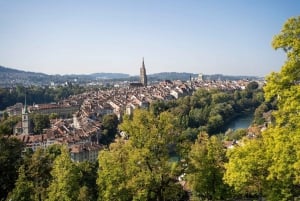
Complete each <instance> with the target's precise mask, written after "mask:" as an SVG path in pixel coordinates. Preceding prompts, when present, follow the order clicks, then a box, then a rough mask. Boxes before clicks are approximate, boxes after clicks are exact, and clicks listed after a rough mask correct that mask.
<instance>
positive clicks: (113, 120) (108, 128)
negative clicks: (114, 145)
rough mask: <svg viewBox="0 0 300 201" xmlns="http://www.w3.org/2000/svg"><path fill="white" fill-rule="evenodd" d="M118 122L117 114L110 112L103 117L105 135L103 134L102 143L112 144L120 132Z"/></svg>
mask: <svg viewBox="0 0 300 201" xmlns="http://www.w3.org/2000/svg"><path fill="white" fill-rule="evenodd" d="M118 124H119V120H118V117H117V115H115V114H108V115H105V116H104V117H103V121H102V129H103V133H102V134H103V135H102V136H101V139H100V143H101V144H105V145H108V144H110V143H111V142H112V141H113V140H114V139H115V136H116V134H117V132H118V130H117V129H118Z"/></svg>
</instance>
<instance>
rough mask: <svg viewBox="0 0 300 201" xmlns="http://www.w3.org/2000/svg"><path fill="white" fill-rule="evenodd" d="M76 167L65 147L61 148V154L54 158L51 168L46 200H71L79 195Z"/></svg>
mask: <svg viewBox="0 0 300 201" xmlns="http://www.w3.org/2000/svg"><path fill="white" fill-rule="evenodd" d="M78 173H79V172H78V168H77V167H76V166H75V165H74V164H73V162H72V161H71V158H70V155H69V150H68V149H67V147H62V148H61V154H60V155H59V156H57V157H56V158H55V160H54V164H53V168H52V170H51V175H52V180H51V183H50V185H49V188H48V191H49V193H48V198H47V199H46V200H47V201H56V200H62V201H72V200H76V199H77V198H78V195H79V189H80V186H79V178H80V177H79V174H78Z"/></svg>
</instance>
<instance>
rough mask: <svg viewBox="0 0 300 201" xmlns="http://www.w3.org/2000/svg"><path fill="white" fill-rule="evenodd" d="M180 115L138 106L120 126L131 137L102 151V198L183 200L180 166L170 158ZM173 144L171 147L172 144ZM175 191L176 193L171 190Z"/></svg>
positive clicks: (100, 164) (100, 167) (100, 156)
mask: <svg viewBox="0 0 300 201" xmlns="http://www.w3.org/2000/svg"><path fill="white" fill-rule="evenodd" d="M176 121H177V119H176V118H174V117H173V116H172V115H171V114H170V113H167V112H163V113H161V114H160V115H159V116H157V117H156V116H155V115H154V114H153V113H150V112H147V111H145V110H135V111H134V114H133V118H132V120H130V119H129V118H127V117H125V118H124V121H123V123H122V124H121V125H120V129H121V130H122V131H125V132H126V133H127V134H128V135H129V140H126V141H125V140H121V139H118V140H117V141H116V142H115V143H112V144H111V145H110V147H109V149H108V150H103V151H101V152H100V154H99V174H98V180H97V184H98V186H99V200H181V199H183V197H184V196H186V195H185V192H184V191H183V189H182V188H181V187H180V185H179V184H177V181H176V179H175V178H176V177H177V176H179V175H180V173H181V170H182V169H181V166H180V165H179V164H178V163H175V162H172V161H170V156H169V152H170V151H171V149H173V150H176V143H175V142H176V139H177V136H178V131H177V129H176V127H175V125H178V123H176ZM171 147H172V148H171ZM171 192H173V194H171Z"/></svg>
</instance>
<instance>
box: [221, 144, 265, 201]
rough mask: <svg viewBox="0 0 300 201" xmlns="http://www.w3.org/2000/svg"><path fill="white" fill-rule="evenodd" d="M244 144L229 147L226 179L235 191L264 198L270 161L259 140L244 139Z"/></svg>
mask: <svg viewBox="0 0 300 201" xmlns="http://www.w3.org/2000/svg"><path fill="white" fill-rule="evenodd" d="M241 144H242V146H236V147H235V148H233V149H229V150H228V152H227V157H228V159H229V161H228V163H226V164H225V168H226V172H225V175H224V180H225V182H226V183H228V184H229V185H230V186H232V187H234V189H235V191H236V192H238V193H240V194H243V195H252V196H257V197H259V198H262V195H263V192H264V191H266V190H267V189H268V188H267V185H266V184H265V183H266V181H267V175H268V171H267V169H268V162H267V159H266V157H265V156H266V155H265V153H266V152H265V150H264V147H263V142H262V140H261V139H259V140H244V141H243V142H242V143H241Z"/></svg>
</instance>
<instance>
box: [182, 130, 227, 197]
mask: <svg viewBox="0 0 300 201" xmlns="http://www.w3.org/2000/svg"><path fill="white" fill-rule="evenodd" d="M225 154H226V150H225V149H224V146H223V144H222V142H221V140H220V139H218V138H217V137H216V136H212V137H210V138H209V137H208V135H207V134H206V133H200V134H199V135H198V139H197V140H196V142H195V144H194V145H193V146H192V148H191V151H190V153H189V161H190V162H189V165H188V174H187V181H188V184H189V186H190V187H191V189H192V197H193V199H195V200H196V198H198V199H200V200H224V199H226V198H228V197H227V196H229V194H230V188H229V186H228V185H227V184H225V183H224V182H223V175H224V172H225V168H224V163H225V162H226V156H225Z"/></svg>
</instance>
